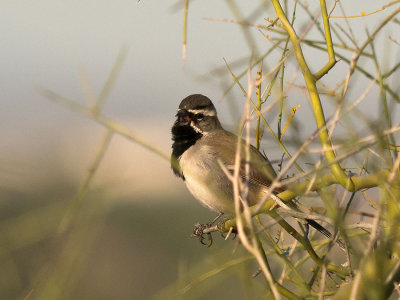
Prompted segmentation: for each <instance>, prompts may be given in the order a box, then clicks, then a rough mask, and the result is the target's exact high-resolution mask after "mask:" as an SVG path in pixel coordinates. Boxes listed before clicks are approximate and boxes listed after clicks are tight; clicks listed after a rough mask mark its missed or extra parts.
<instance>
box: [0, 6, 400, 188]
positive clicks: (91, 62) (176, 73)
mask: <svg viewBox="0 0 400 300" xmlns="http://www.w3.org/2000/svg"><path fill="white" fill-rule="evenodd" d="M289 2H291V1H289ZM331 2H332V1H331ZM182 3H183V1H154V0H142V1H140V2H139V3H138V2H137V1H134V0H131V1H98V0H92V1H89V0H86V1H76V0H75V1H73V0H71V1H54V0H39V1H26V0H25V1H24V0H19V1H2V5H1V10H0V42H1V47H0V57H1V60H0V72H1V82H0V84H1V88H0V99H1V107H2V108H1V112H0V114H1V126H0V134H1V136H2V139H3V142H2V143H1V145H0V153H1V155H2V160H4V162H3V163H2V168H3V170H0V172H1V173H0V175H1V177H4V180H3V185H5V187H6V188H10V189H13V188H17V187H20V186H21V185H20V183H21V180H27V178H30V179H32V182H34V184H37V183H38V182H39V181H40V182H43V181H46V180H48V179H49V176H50V175H49V174H50V173H51V171H54V172H65V173H67V174H71V176H72V177H73V176H75V177H76V180H80V178H81V176H83V175H82V173H83V171H84V170H85V169H86V167H87V164H88V163H89V161H90V158H91V157H92V156H93V153H94V152H95V150H96V145H97V144H98V143H99V140H100V138H101V135H102V129H101V127H99V126H98V125H95V124H94V123H93V122H91V121H86V120H85V119H84V118H82V117H80V116H79V115H77V114H76V113H71V112H69V111H67V110H66V109H64V108H62V107H60V106H57V105H54V104H52V103H50V102H49V101H48V100H47V99H45V98H44V97H43V96H41V95H40V94H39V93H37V91H36V90H35V87H36V86H44V87H47V88H49V89H51V90H54V91H56V92H57V93H60V94H62V95H63V96H66V97H68V98H71V99H74V100H76V101H78V102H80V103H82V104H83V103H85V96H84V92H83V90H82V74H86V75H84V76H87V78H88V79H89V81H90V85H91V87H92V90H93V93H94V94H95V95H98V93H99V92H100V90H101V87H102V86H103V84H104V82H105V80H106V78H107V76H108V74H109V71H110V70H111V68H112V66H113V64H114V61H115V59H116V57H117V55H118V53H119V51H120V49H121V48H122V47H123V46H124V45H127V46H128V48H129V50H128V57H127V59H126V61H125V64H124V66H123V68H122V71H121V73H120V75H119V78H118V80H117V82H116V84H115V86H114V88H113V90H112V92H111V95H110V97H109V100H108V102H107V104H106V106H105V108H104V112H105V113H106V114H107V115H109V116H111V117H113V118H114V119H116V120H117V121H121V122H123V123H124V124H126V125H128V126H129V127H130V128H131V129H132V130H133V131H135V132H137V133H139V134H140V135H142V136H146V137H147V138H148V139H149V140H151V141H152V142H154V143H155V144H158V145H159V146H160V147H161V148H163V149H164V150H165V151H169V149H170V145H169V144H170V141H169V140H170V137H169V131H170V126H171V123H172V121H173V116H174V113H175V111H176V107H177V105H178V104H179V102H180V100H181V99H182V98H184V97H185V96H187V95H188V94H191V93H203V94H205V95H208V96H210V97H211V98H212V99H214V100H216V101H217V102H216V103H217V108H218V109H219V110H220V112H221V113H220V114H221V116H222V118H223V123H227V124H232V123H233V122H234V120H233V119H232V118H231V117H230V113H229V110H227V105H226V103H225V102H219V101H218V100H219V99H220V97H221V95H222V92H223V88H222V86H221V78H225V79H229V74H228V73H227V72H226V71H225V72H224V75H223V77H221V76H220V75H218V74H213V75H212V74H210V71H211V70H212V69H213V68H215V67H217V66H219V67H221V68H222V70H223V67H224V64H223V60H222V58H226V60H227V61H228V62H233V61H234V60H235V59H239V58H245V57H248V56H249V55H250V53H251V49H250V47H249V45H248V43H247V42H246V39H245V38H244V33H243V31H242V29H241V27H240V26H238V25H235V24H228V23H221V22H211V21H206V20H204V19H203V18H205V17H214V18H228V19H232V18H235V19H237V16H234V12H233V11H232V10H231V8H232V6H229V5H227V3H229V1H215V0H212V1H211V0H209V1H191V2H190V9H189V23H188V51H187V62H186V66H185V68H183V67H182V23H183V11H182ZM262 3H264V4H263V5H261V4H262ZM343 3H344V6H345V7H346V12H347V13H348V14H349V15H352V14H354V15H356V14H360V13H361V12H362V11H367V12H369V11H373V10H376V9H379V8H380V7H381V6H382V5H383V4H385V3H387V1H375V0H374V1H373V0H370V1H365V0H359V1H355V0H351V1H350V0H348V1H343ZM236 5H238V6H239V7H240V9H241V11H242V13H243V15H244V16H245V17H247V16H249V15H252V16H254V20H255V21H257V22H260V23H261V22H263V18H264V17H268V16H269V17H270V18H274V14H273V12H272V10H271V9H270V7H269V5H268V1H237V3H236ZM330 5H331V4H330ZM257 7H259V8H258V9H256V8H257ZM330 7H331V6H330ZM299 12H301V10H299ZM337 12H338V14H339V13H340V11H339V10H337ZM389 12H390V10H386V11H384V12H382V13H381V14H380V15H378V17H377V18H374V16H372V17H368V18H363V19H357V20H352V19H351V20H349V22H351V23H352V24H357V29H356V34H357V37H358V36H359V38H360V42H362V41H363V40H364V38H365V34H364V26H366V25H367V26H369V27H370V28H374V26H375V25H376V24H378V20H379V19H382V18H383V17H384V16H385V15H387V14H388V13H389ZM302 14H304V12H302V13H299V14H298V15H297V16H296V17H297V18H298V24H301V22H302V21H301V20H302ZM343 22H344V21H343ZM354 22H358V23H354ZM397 29H398V27H397ZM250 32H251V36H252V37H253V38H254V40H255V41H256V45H257V49H256V50H255V51H258V53H262V52H264V51H265V49H268V48H269V47H270V45H271V44H270V42H268V41H267V40H266V39H264V38H263V37H262V36H261V34H260V33H259V32H258V31H257V30H256V29H253V28H251V29H250ZM358 34H359V35H358ZM397 38H398V39H399V40H400V37H397ZM394 54H396V52H395V51H393V53H391V54H390V55H394ZM325 61H326V57H325V56H324V55H319V54H317V55H316V56H315V59H313V61H312V62H313V63H314V64H317V65H318V64H320V65H322V63H323V62H325ZM272 66H273V65H269V67H272ZM344 67H345V65H342V66H339V65H338V70H340V68H343V69H342V70H345V69H344ZM242 69H243V68H236V69H235V70H236V71H238V72H239V71H240V70H242ZM334 72H335V71H333V72H332V75H330V76H332V77H334V76H335V73H334ZM200 75H208V77H207V80H200V79H199V76H200ZM229 97H231V98H232V97H234V99H236V102H237V103H242V102H241V101H242V100H243V98H240V97H241V92H240V90H239V89H237V88H236V89H235V90H234V91H233V92H232V93H231V94H229ZM238 99H239V100H238ZM295 103H296V101H295ZM239 107H240V106H239ZM222 111H223V112H224V113H222ZM311 124H312V123H311ZM310 131H312V128H310ZM121 140H122V139H117V140H116V141H117V142H115V143H119V144H118V145H120V146H118V147H117V146H115V145H113V147H112V149H113V150H112V151H114V152H112V153H113V154H114V155H115V156H111V155H110V157H113V158H110V157H107V159H109V161H108V164H109V165H108V168H109V169H107V167H106V166H107V160H106V161H105V166H104V168H103V171H102V172H103V173H101V174H100V175H99V177H100V178H101V176H105V178H106V177H107V176H106V174H110V173H113V172H115V171H117V170H118V172H119V175H118V176H120V177H118V176H116V177H115V176H113V179H114V182H118V181H123V182H129V180H133V179H134V180H135V182H137V181H136V180H142V182H139V183H138V186H139V185H144V184H145V182H148V180H147V179H146V180H144V179H143V178H144V177H146V176H149V177H152V176H154V171H153V170H154V169H155V168H157V173H158V174H157V175H158V176H159V177H156V178H155V179H157V180H160V178H163V179H162V180H163V184H165V185H166V186H168V185H169V184H175V183H176V184H178V181H177V180H175V179H174V178H173V176H170V175H171V174H172V173H171V172H170V170H169V166H168V163H167V162H164V161H162V160H161V159H159V158H158V157H156V156H154V155H152V154H148V153H145V152H143V151H142V150H140V148H139V147H137V146H136V145H133V144H131V143H126V142H123V141H121ZM157 166H159V168H158V167H157ZM54 168H57V170H54ZM122 169H123V170H122ZM140 170H145V171H143V175H142V173H140V172H139V171H140ZM57 174H59V173H57ZM102 174H103V175H102ZM113 174H114V173H113ZM50 177H51V176H50ZM140 178H142V179H140ZM153 179H154V177H153ZM105 180H106V179H105ZM179 184H180V183H179ZM26 185H29V184H26ZM179 186H182V188H183V185H179Z"/></svg>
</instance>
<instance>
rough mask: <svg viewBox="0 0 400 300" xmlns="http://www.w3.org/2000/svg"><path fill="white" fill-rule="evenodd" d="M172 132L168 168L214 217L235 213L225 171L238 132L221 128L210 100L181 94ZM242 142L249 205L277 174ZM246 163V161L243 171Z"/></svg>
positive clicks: (229, 168) (313, 223)
mask: <svg viewBox="0 0 400 300" xmlns="http://www.w3.org/2000/svg"><path fill="white" fill-rule="evenodd" d="M171 132H172V154H171V168H172V170H173V172H174V174H175V175H176V176H178V177H179V178H181V179H182V180H183V181H184V182H185V184H186V187H187V188H188V190H189V191H190V193H191V194H192V195H193V196H194V198H196V199H197V200H198V201H199V202H200V203H201V204H203V205H204V206H206V207H208V208H209V209H211V210H213V211H215V212H217V213H218V216H217V217H219V216H221V215H222V214H225V213H226V214H229V215H234V214H235V206H234V198H233V197H234V194H233V187H232V181H231V180H230V178H229V176H228V175H229V174H227V173H226V172H228V173H231V174H233V171H234V168H235V156H236V148H237V147H236V146H237V143H238V137H237V136H236V135H235V134H233V133H231V132H229V131H227V130H225V129H224V128H223V127H222V125H221V123H220V121H219V119H218V116H217V111H216V109H215V106H214V104H213V103H212V101H211V100H210V99H209V98H208V97H206V96H204V95H201V94H193V95H189V96H187V97H186V98H184V99H183V100H182V101H181V103H180V105H179V108H178V112H177V114H176V120H175V122H174V124H173V126H172V130H171ZM241 144H242V150H243V152H241V153H246V151H247V153H249V154H250V156H249V158H248V159H247V160H246V159H245V158H244V157H243V159H241V161H240V168H239V175H240V177H241V179H242V181H243V182H244V183H246V184H247V185H248V193H247V197H246V199H245V200H246V201H247V204H248V205H249V206H252V205H255V204H257V203H259V202H260V201H262V200H263V199H264V198H265V197H266V195H267V194H269V193H270V192H269V191H268V188H269V186H270V185H271V182H272V181H273V180H274V179H275V178H276V176H277V175H276V172H275V170H274V168H273V167H272V165H271V163H270V161H269V160H268V158H267V157H266V155H263V154H261V152H260V151H258V150H257V149H256V148H255V147H254V146H252V145H249V144H246V143H245V142H244V141H243V142H242V143H241ZM246 147H248V148H246ZM243 156H245V155H243ZM246 164H248V166H249V168H248V169H247V171H246ZM280 191H282V188H281V187H278V188H277V189H275V190H274V191H273V192H274V193H275V194H276V193H278V192H280ZM214 220H215V219H214ZM305 221H306V222H307V224H309V225H311V226H312V227H314V228H315V229H317V230H318V231H320V232H321V233H323V234H324V235H325V236H327V237H329V238H331V237H332V234H331V233H330V232H329V231H328V230H326V229H325V228H324V227H323V226H322V225H320V224H319V223H317V222H316V221H314V220H309V219H306V220H305ZM211 223H212V222H211ZM211 223H210V224H211ZM200 241H202V240H200ZM211 243H212V240H211Z"/></svg>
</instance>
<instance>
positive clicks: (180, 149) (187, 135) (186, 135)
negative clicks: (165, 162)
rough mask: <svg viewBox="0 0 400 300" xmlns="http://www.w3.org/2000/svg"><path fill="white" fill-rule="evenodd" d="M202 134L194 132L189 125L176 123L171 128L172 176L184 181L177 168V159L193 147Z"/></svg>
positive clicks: (178, 167)
mask: <svg viewBox="0 0 400 300" xmlns="http://www.w3.org/2000/svg"><path fill="white" fill-rule="evenodd" d="M202 136H203V134H201V133H200V132H196V131H195V130H194V129H193V128H192V127H191V126H190V125H189V124H185V125H184V124H181V123H179V122H178V121H176V122H175V124H174V126H172V140H173V143H172V156H171V168H172V170H173V171H174V174H175V175H176V176H178V177H181V178H182V179H183V180H185V177H184V176H183V174H182V170H181V168H180V166H179V158H180V157H181V155H182V154H183V153H184V152H185V151H186V150H187V149H189V147H191V146H193V145H194V144H195V143H196V141H197V140H198V139H199V138H201V137H202Z"/></svg>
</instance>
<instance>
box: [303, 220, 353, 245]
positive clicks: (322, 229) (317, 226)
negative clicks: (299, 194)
mask: <svg viewBox="0 0 400 300" xmlns="http://www.w3.org/2000/svg"><path fill="white" fill-rule="evenodd" d="M306 221H307V223H308V224H309V225H311V226H312V227H313V228H315V229H316V230H318V231H319V232H320V233H322V234H323V235H324V236H326V237H327V238H329V239H332V233H330V231H329V230H327V229H326V228H325V227H324V226H322V225H320V224H319V223H317V222H316V221H314V220H310V219H306ZM336 244H338V246H339V247H340V248H342V249H343V250H346V246H345V245H344V243H343V242H342V241H341V240H339V239H336Z"/></svg>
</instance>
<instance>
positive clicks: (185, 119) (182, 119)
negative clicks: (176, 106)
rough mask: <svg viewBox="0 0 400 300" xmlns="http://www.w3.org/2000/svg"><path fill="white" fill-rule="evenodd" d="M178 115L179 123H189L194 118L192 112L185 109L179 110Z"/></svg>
mask: <svg viewBox="0 0 400 300" xmlns="http://www.w3.org/2000/svg"><path fill="white" fill-rule="evenodd" d="M176 117H177V118H178V122H179V123H189V122H190V121H191V120H192V118H191V117H190V113H189V112H188V111H187V110H185V109H180V110H178V113H177V114H176Z"/></svg>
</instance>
